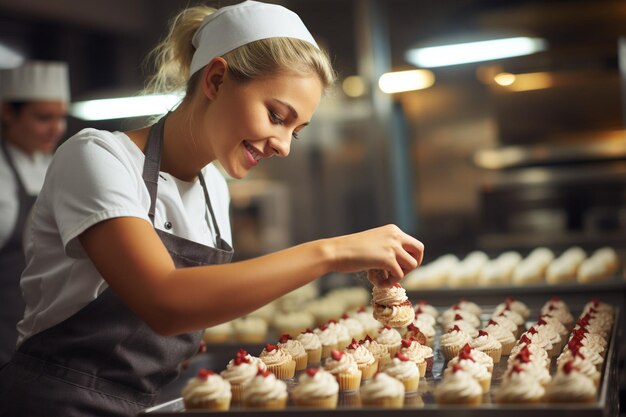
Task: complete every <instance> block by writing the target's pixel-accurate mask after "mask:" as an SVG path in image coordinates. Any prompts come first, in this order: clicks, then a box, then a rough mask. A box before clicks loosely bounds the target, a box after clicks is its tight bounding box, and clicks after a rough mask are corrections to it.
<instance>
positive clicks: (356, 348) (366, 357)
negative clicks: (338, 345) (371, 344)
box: [346, 342, 376, 365]
mask: <svg viewBox="0 0 626 417" xmlns="http://www.w3.org/2000/svg"><path fill="white" fill-rule="evenodd" d="M346 352H348V353H349V354H351V355H352V357H353V358H354V360H355V361H356V363H357V365H371V364H372V363H374V362H375V361H376V358H375V357H374V355H373V354H372V352H370V351H369V349H367V348H366V347H365V346H363V345H360V344H359V343H358V342H354V343H351V344H350V346H348V348H347V349H346Z"/></svg>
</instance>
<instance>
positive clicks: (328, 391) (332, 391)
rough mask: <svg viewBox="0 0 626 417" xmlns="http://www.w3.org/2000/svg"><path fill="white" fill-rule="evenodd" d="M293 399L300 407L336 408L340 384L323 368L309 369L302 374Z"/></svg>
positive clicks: (293, 393) (293, 392)
mask: <svg viewBox="0 0 626 417" xmlns="http://www.w3.org/2000/svg"><path fill="white" fill-rule="evenodd" d="M292 398H293V403H294V404H295V405H296V406H299V407H312V408H336V407H337V399H338V398H339V383H338V382H337V380H336V379H335V377H334V376H333V375H332V374H330V373H329V372H326V371H325V370H324V369H322V368H307V370H306V372H303V373H302V374H300V377H299V378H298V384H297V385H296V386H295V387H294V389H293V391H292Z"/></svg>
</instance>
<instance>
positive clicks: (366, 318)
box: [353, 306, 380, 338]
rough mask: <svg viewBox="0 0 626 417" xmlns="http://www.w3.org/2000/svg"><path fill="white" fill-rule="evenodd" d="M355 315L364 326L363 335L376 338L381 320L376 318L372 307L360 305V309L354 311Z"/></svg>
mask: <svg viewBox="0 0 626 417" xmlns="http://www.w3.org/2000/svg"><path fill="white" fill-rule="evenodd" d="M353 317H354V318H355V319H356V320H358V321H359V323H361V325H362V326H363V332H364V336H363V337H365V336H370V337H372V338H376V336H378V328H379V327H380V322H379V321H378V320H376V319H375V318H374V315H373V314H372V311H371V307H365V306H361V307H359V309H358V310H357V311H356V312H355V313H353Z"/></svg>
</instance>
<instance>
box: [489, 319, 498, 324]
mask: <svg viewBox="0 0 626 417" xmlns="http://www.w3.org/2000/svg"><path fill="white" fill-rule="evenodd" d="M497 325H498V322H497V321H494V320H491V319H489V321H488V322H487V326H497Z"/></svg>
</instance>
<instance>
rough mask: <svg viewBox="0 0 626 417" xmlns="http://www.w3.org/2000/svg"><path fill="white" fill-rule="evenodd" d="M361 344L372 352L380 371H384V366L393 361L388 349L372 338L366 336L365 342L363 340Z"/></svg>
mask: <svg viewBox="0 0 626 417" xmlns="http://www.w3.org/2000/svg"><path fill="white" fill-rule="evenodd" d="M359 343H361V344H362V345H363V346H365V347H366V348H367V350H369V351H370V352H372V355H374V358H376V360H377V361H378V370H380V369H382V367H383V366H385V365H386V364H387V363H388V362H390V361H391V356H390V355H389V350H388V349H387V347H386V346H385V345H381V344H380V343H378V342H377V341H375V340H372V338H371V337H369V336H365V340H361V341H360V342H359Z"/></svg>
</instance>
